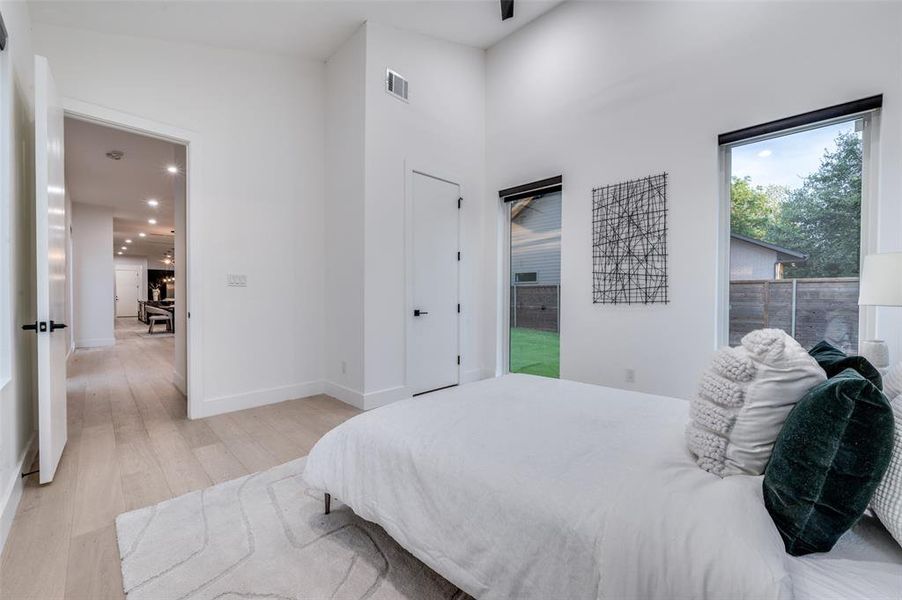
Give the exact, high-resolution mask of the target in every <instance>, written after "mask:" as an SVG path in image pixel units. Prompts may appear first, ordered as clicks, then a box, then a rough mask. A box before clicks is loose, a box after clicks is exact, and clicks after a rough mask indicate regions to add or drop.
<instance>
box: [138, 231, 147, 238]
mask: <svg viewBox="0 0 902 600" xmlns="http://www.w3.org/2000/svg"><path fill="white" fill-rule="evenodd" d="M138 237H147V234H146V233H144V232H143V231H142V232H141V233H139V234H138Z"/></svg>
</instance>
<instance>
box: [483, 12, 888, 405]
mask: <svg viewBox="0 0 902 600" xmlns="http://www.w3.org/2000/svg"><path fill="white" fill-rule="evenodd" d="M900 11H902V7H900V6H899V5H897V4H881V3H874V4H863V3H855V4H841V3H825V4H820V5H818V6H817V7H816V9H815V8H813V7H812V5H810V4H801V3H798V4H795V3H755V4H752V3H749V4H744V3H644V2H637V3H589V2H575V3H566V4H563V5H561V6H560V7H558V8H556V9H554V10H552V11H551V12H549V13H548V14H546V15H545V16H543V17H542V18H540V19H538V20H537V21H535V22H533V23H531V24H530V25H528V26H526V27H525V28H524V29H523V30H521V31H519V32H517V33H515V34H514V35H512V36H510V37H509V38H507V39H505V40H504V41H502V42H501V43H499V44H498V45H496V46H495V47H493V48H491V49H490V50H489V51H488V53H487V82H488V83H487V100H486V106H487V123H488V129H487V140H486V145H487V159H488V177H487V180H488V193H487V195H486V202H487V203H488V204H490V205H494V203H496V202H497V197H496V195H495V194H494V193H493V192H495V191H496V190H499V189H503V188H505V187H509V186H512V185H516V184H520V183H525V182H528V181H533V180H536V179H540V178H542V177H547V176H551V175H557V174H561V173H562V174H563V176H564V192H563V233H562V263H563V264H562V307H561V376H562V377H566V378H569V379H576V380H581V381H588V382H593V383H601V384H607V385H613V386H618V387H632V388H635V389H640V390H644V391H649V392H655V393H661V394H668V395H675V396H681V397H689V396H691V395H692V394H693V393H694V391H695V387H696V384H697V381H698V375H699V373H700V371H701V370H702V369H703V368H704V367H705V365H706V363H707V362H708V360H709V358H710V355H711V353H712V351H713V350H714V348H715V345H716V339H715V323H716V308H717V281H716V274H717V268H718V267H717V258H716V253H717V232H718V148H717V134H719V133H723V132H727V131H731V130H735V129H738V128H742V127H746V126H750V125H755V124H758V123H763V122H766V121H770V120H773V119H778V118H782V117H787V116H790V115H795V114H798V113H801V112H805V111H808V110H813V109H818V108H824V107H827V106H830V105H833V104H837V103H840V102H845V101H849V100H855V99H858V98H863V97H866V96H870V95H872V94H877V93H884V94H885V96H884V101H885V104H884V111H883V123H882V131H883V134H884V135H883V136H882V138H881V144H882V147H881V161H882V167H883V168H882V172H881V177H880V181H879V185H880V194H881V196H882V202H883V203H882V205H881V215H880V217H881V239H880V246H881V247H882V248H893V247H897V246H898V243H899V241H898V234H897V231H898V230H899V223H900V214H902V212H900V203H899V198H902V181H900V179H902V170H900V169H899V168H898V166H899V161H900V158H902V156H900V155H902V153H900V132H902V127H900V116H899V114H900V109H902V85H900V78H902V64H900V40H902V36H900V35H899V32H900V23H902V17H900ZM661 171H667V172H668V173H669V178H668V188H669V189H668V209H669V230H668V248H669V252H670V255H669V265H668V269H669V276H670V294H669V295H670V298H671V303H670V304H669V305H666V306H664V305H654V306H632V307H625V306H619V307H615V306H608V305H593V304H592V229H591V226H590V224H591V214H592V212H591V210H592V207H591V190H592V187H593V186H599V185H603V184H608V183H616V182H618V181H623V180H628V179H632V178H635V177H641V176H643V175H648V174H652V173H659V172H661ZM487 231H488V237H487V244H486V249H487V256H486V258H487V259H488V260H487V264H491V263H492V261H491V256H497V251H498V243H497V239H498V238H497V234H496V232H495V231H494V230H492V228H488V229H487ZM500 276H501V275H499V274H498V273H497V271H496V272H494V273H490V274H488V275H487V277H489V278H491V279H493V280H497V278H498V277H500ZM485 302H486V305H487V306H497V304H496V303H497V295H496V294H494V293H490V294H488V295H487V296H486V297H485ZM499 329H500V327H491V326H485V327H483V328H482V330H483V331H484V332H485V335H486V337H485V340H484V342H485V347H486V352H487V353H493V352H494V351H495V350H496V349H497V346H496V340H497V339H498V338H497V335H496V334H497V332H498V330H499ZM896 335H899V334H898V333H897V334H896ZM626 369H635V372H636V382H635V383H634V384H627V383H626V381H625V371H626Z"/></svg>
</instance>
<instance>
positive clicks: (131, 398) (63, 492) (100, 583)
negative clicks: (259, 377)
mask: <svg viewBox="0 0 902 600" xmlns="http://www.w3.org/2000/svg"><path fill="white" fill-rule="evenodd" d="M146 330H147V329H146V326H142V325H141V324H140V323H139V322H138V321H137V320H134V319H117V323H116V345H115V346H112V347H110V348H97V349H91V350H77V351H76V352H75V354H74V355H73V356H72V358H71V359H70V362H69V381H68V402H69V406H68V410H69V442H68V444H67V446H66V451H65V452H64V453H63V458H62V461H61V462H60V466H59V469H58V471H57V474H56V477H55V479H54V481H53V483H51V484H49V485H46V486H39V485H38V484H37V477H35V476H31V477H29V478H28V479H27V480H26V484H25V491H24V494H23V496H22V501H21V503H20V504H19V508H18V511H17V513H16V518H15V520H14V521H13V526H12V531H11V532H10V535H9V539H8V540H7V542H6V547H5V549H4V551H3V556H2V559H0V598H2V599H4V600H5V599H7V598H8V599H16V600H18V599H23V600H24V599H31V598H34V599H40V600H52V599H56V598H70V599H78V600H80V599H85V600H87V599H91V600H94V599H102V598H122V581H121V575H120V571H119V552H118V549H117V546H116V528H115V525H114V521H115V518H116V515H118V514H119V513H121V512H125V511H128V510H133V509H136V508H140V507H142V506H147V505H150V504H155V503H157V502H161V501H163V500H166V499H168V498H172V497H175V496H178V495H181V494H184V493H186V492H190V491H193V490H198V489H202V488H205V487H207V486H210V485H213V484H214V483H219V482H222V481H227V480H229V479H234V478H235V477H240V476H242V475H246V474H248V473H253V472H255V471H259V470H262V469H267V468H269V467H272V466H275V465H278V464H281V463H283V462H286V461H289V460H292V459H294V458H298V457H300V456H304V455H306V454H307V453H308V452H309V451H310V448H311V447H312V446H313V444H314V443H316V441H317V440H318V439H319V438H320V437H321V436H322V435H323V434H324V433H326V432H327V431H328V430H330V429H332V428H333V427H335V426H336V425H338V424H339V423H341V422H342V421H344V420H345V419H348V418H350V417H352V416H353V415H355V414H357V412H358V411H357V410H356V409H354V408H352V407H350V406H348V405H346V404H344V403H342V402H340V401H338V400H335V399H334V398H330V397H328V396H313V397H310V398H303V399H300V400H291V401H288V402H282V403H280V404H274V405H270V406H264V407H261V408H255V409H250V410H245V411H241V412H237V413H232V414H228V415H220V416H216V417H211V418H208V419H203V420H198V421H188V420H187V419H186V416H185V415H186V412H185V397H184V396H182V395H181V393H179V391H178V390H177V389H176V388H175V386H173V385H172V383H171V380H172V363H173V356H174V351H175V348H174V344H175V339H174V338H173V337H168V336H163V337H148V336H145V335H143V334H144V332H146ZM35 468H36V467H35Z"/></svg>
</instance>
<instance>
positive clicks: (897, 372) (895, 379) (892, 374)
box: [883, 362, 902, 398]
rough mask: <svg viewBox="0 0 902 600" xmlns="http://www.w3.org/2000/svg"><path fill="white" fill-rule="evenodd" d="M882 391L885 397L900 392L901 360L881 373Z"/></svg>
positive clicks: (896, 394)
mask: <svg viewBox="0 0 902 600" xmlns="http://www.w3.org/2000/svg"><path fill="white" fill-rule="evenodd" d="M883 393H884V394H885V395H886V397H887V398H895V397H896V396H898V395H899V394H902V362H899V363H896V364H895V365H893V366H892V367H890V368H889V369H888V370H887V371H886V372H885V373H883Z"/></svg>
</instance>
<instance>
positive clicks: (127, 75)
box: [34, 24, 325, 417]
mask: <svg viewBox="0 0 902 600" xmlns="http://www.w3.org/2000/svg"><path fill="white" fill-rule="evenodd" d="M34 36H35V49H36V51H38V52H39V53H41V54H43V55H45V56H47V58H48V59H49V61H50V66H51V69H52V70H53V72H54V75H55V76H56V82H57V85H58V87H59V90H60V93H61V94H62V95H63V96H65V97H68V98H74V99H77V100H81V101H84V102H88V103H92V104H96V105H102V106H104V107H108V108H110V109H113V110H117V111H120V112H124V113H129V114H132V115H137V116H140V117H142V118H144V119H150V120H152V121H156V122H160V123H165V124H168V125H171V126H174V127H177V128H180V129H185V130H190V131H191V132H193V133H194V134H196V139H197V140H198V141H197V146H196V154H195V153H194V152H192V154H191V172H190V173H189V176H190V177H196V178H198V184H199V185H200V186H201V187H202V190H203V192H202V193H203V197H197V198H191V199H190V202H191V208H190V212H189V219H190V223H189V224H188V225H189V227H190V228H191V232H192V235H193V234H195V233H196V236H195V237H194V238H192V239H191V240H190V243H191V249H192V252H195V249H196V250H197V254H198V256H199V259H200V261H201V264H200V265H199V269H198V273H201V274H202V280H201V281H199V282H189V285H191V286H195V285H199V286H200V288H199V295H200V298H201V304H200V305H199V306H192V307H189V309H190V310H191V323H192V326H194V325H195V324H198V325H199V326H200V327H202V331H203V349H202V352H200V353H198V355H197V356H196V358H197V359H198V360H200V361H201V366H200V372H201V379H202V381H200V382H197V384H198V385H199V387H200V388H202V393H201V396H202V398H200V399H198V398H194V399H193V400H194V401H198V400H201V402H198V407H197V411H196V412H195V413H194V416H195V417H198V416H204V415H206V414H212V413H216V412H221V411H224V410H232V409H236V408H241V407H247V406H253V405H257V404H261V403H267V402H275V401H279V400H286V399H289V398H296V397H299V396H305V395H309V394H311V393H317V392H319V391H320V390H321V389H322V383H321V381H322V359H321V355H322V347H323V291H322V281H323V254H324V241H323V226H322V224H323V145H324V138H323V129H324V127H323V114H324V108H323V100H324V94H323V92H322V87H323V83H324V70H325V68H324V65H323V64H322V63H321V62H315V61H306V60H302V59H298V58H293V57H284V56H277V55H267V54H258V53H251V52H242V51H234V50H225V49H219V48H213V47H208V46H201V45H191V44H181V43H173V42H166V41H161V40H154V39H147V38H137V37H130V36H119V35H109V34H102V33H96V32H89V31H83V30H76V29H68V28H60V27H55V26H48V25H42V24H38V25H36V26H35V31H34ZM112 48H115V51H111V49H112ZM273 257H278V258H277V259H275V260H274V259H273ZM228 273H237V274H245V275H247V282H248V283H247V287H246V288H237V287H227V286H226V275H227V274H228ZM192 289H194V288H192ZM193 386H194V383H192V388H193Z"/></svg>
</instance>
